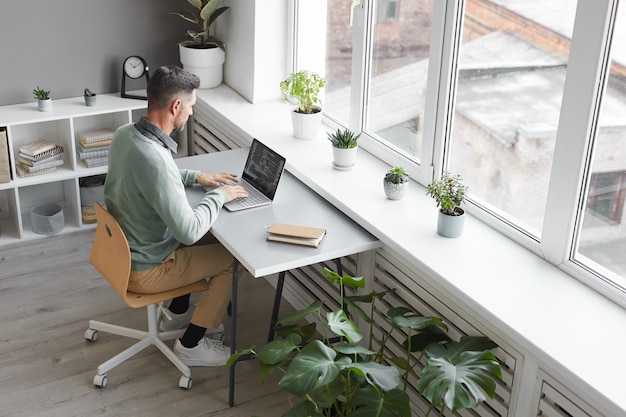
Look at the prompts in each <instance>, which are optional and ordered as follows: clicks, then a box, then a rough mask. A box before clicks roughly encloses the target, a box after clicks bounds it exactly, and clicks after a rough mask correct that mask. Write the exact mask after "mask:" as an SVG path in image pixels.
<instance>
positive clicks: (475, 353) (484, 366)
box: [417, 337, 502, 412]
mask: <svg viewBox="0 0 626 417" xmlns="http://www.w3.org/2000/svg"><path fill="white" fill-rule="evenodd" d="M493 346H494V344H493V342H491V341H490V340H489V339H487V338H482V337H465V338H462V339H461V341H460V342H451V343H446V344H438V343H433V344H432V345H430V346H428V347H427V348H426V353H427V354H428V357H429V359H428V362H427V364H426V367H424V370H423V371H422V374H421V376H420V379H419V381H418V382H417V388H418V390H419V391H420V392H421V393H422V395H424V397H426V398H427V399H428V401H430V403H431V404H432V405H433V406H434V407H446V408H448V409H450V410H451V411H452V412H456V411H457V410H460V409H463V408H471V407H474V406H476V405H478V404H480V403H481V402H483V401H485V400H486V399H487V397H489V398H493V396H494V394H495V391H496V383H495V381H494V379H493V378H492V377H491V375H489V374H492V375H495V376H497V377H498V378H501V377H502V375H501V370H500V364H499V363H498V361H497V359H496V357H495V356H494V354H493V353H491V351H489V350H484V349H490V347H493ZM479 348H482V349H483V350H481V349H479ZM470 349H471V350H470Z"/></svg>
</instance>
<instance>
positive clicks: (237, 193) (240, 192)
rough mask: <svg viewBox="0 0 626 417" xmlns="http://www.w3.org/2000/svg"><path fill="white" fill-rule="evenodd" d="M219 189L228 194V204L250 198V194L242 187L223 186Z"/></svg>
mask: <svg viewBox="0 0 626 417" xmlns="http://www.w3.org/2000/svg"><path fill="white" fill-rule="evenodd" d="M218 189H219V190H222V191H224V192H225V193H226V197H227V200H226V202H228V201H231V200H234V199H235V198H240V197H247V196H248V192H247V191H246V190H245V188H243V187H242V186H241V185H222V186H221V187H219V188H218Z"/></svg>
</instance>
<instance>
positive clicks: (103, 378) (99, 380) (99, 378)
mask: <svg viewBox="0 0 626 417" xmlns="http://www.w3.org/2000/svg"><path fill="white" fill-rule="evenodd" d="M108 382H109V380H108V379H107V374H102V375H98V374H96V376H94V377H93V384H94V385H95V386H96V387H100V388H104V387H106V386H107V383H108Z"/></svg>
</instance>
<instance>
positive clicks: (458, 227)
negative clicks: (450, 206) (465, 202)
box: [437, 207, 465, 238]
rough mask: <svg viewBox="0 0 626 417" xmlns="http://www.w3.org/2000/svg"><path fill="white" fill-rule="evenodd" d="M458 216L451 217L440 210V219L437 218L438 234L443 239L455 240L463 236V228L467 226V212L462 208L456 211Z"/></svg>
mask: <svg viewBox="0 0 626 417" xmlns="http://www.w3.org/2000/svg"><path fill="white" fill-rule="evenodd" d="M454 211H456V212H457V213H460V214H459V215H458V216H450V215H449V214H444V213H443V212H442V211H441V210H439V213H438V215H439V217H437V233H438V234H439V235H440V236H443V237H450V238H455V237H459V236H461V235H462V234H463V228H464V226H465V210H463V209H462V208H460V207H457V208H455V209H454Z"/></svg>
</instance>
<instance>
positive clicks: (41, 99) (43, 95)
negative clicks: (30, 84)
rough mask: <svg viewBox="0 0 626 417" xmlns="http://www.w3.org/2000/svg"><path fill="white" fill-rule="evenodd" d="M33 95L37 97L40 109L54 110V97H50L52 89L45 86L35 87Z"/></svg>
mask: <svg viewBox="0 0 626 417" xmlns="http://www.w3.org/2000/svg"><path fill="white" fill-rule="evenodd" d="M33 96H34V97H35V98H36V99H37V108H38V109H39V111H50V110H52V99H51V98H50V91H49V90H44V89H43V88H39V86H37V88H35V89H33Z"/></svg>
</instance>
